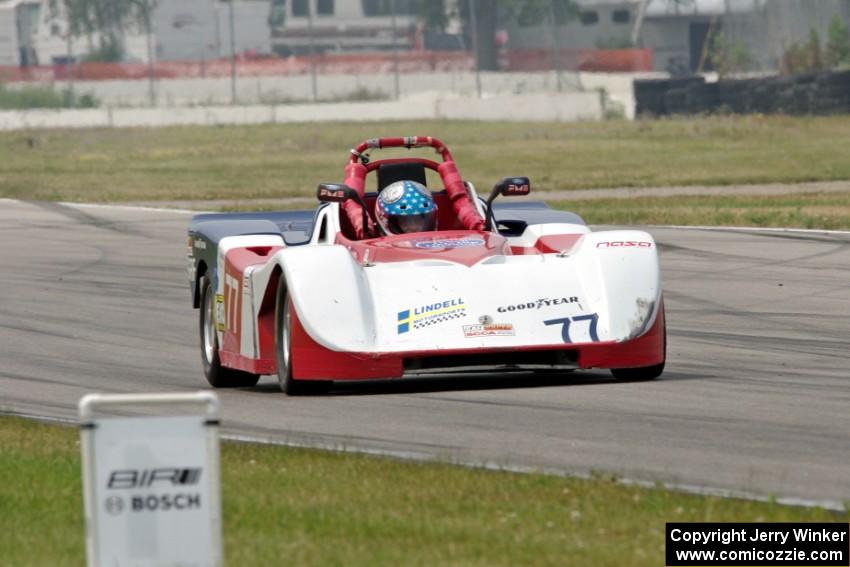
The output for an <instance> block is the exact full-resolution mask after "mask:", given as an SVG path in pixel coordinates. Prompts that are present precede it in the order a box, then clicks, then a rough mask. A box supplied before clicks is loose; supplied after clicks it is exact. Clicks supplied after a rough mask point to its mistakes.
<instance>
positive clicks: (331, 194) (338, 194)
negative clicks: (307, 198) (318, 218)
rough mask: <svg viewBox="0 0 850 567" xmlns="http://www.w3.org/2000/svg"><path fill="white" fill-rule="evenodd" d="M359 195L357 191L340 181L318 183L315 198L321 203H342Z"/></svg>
mask: <svg viewBox="0 0 850 567" xmlns="http://www.w3.org/2000/svg"><path fill="white" fill-rule="evenodd" d="M359 196H360V195H358V194H357V191H355V190H354V189H352V188H351V187H349V186H348V185H343V184H341V183H319V187H318V188H317V189H316V198H317V199H319V201H321V202H322V203H344V202H345V201H348V200H349V199H356V198H357V197H359Z"/></svg>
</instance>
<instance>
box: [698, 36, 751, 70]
mask: <svg viewBox="0 0 850 567" xmlns="http://www.w3.org/2000/svg"><path fill="white" fill-rule="evenodd" d="M707 59H708V61H709V62H710V63H711V65H712V67H714V69H715V70H716V71H717V74H718V75H720V76H721V77H724V76H726V75H729V74H731V73H740V72H741V71H746V70H748V69H749V68H750V66H751V65H752V63H753V57H752V54H750V52H749V50H748V49H747V48H746V46H744V44H743V42H741V41H740V40H739V41H736V42H732V41H731V40H730V39H729V38H727V37H726V34H725V33H723V32H719V33H716V34H714V35H713V36H712V38H711V43H710V44H709V47H708V56H707Z"/></svg>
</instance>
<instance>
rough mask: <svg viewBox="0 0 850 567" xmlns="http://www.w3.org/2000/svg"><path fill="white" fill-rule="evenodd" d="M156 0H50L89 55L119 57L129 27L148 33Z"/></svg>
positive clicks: (122, 52)
mask: <svg viewBox="0 0 850 567" xmlns="http://www.w3.org/2000/svg"><path fill="white" fill-rule="evenodd" d="M156 4H157V0H50V2H49V6H50V10H51V13H52V14H53V16H54V17H57V16H58V15H59V13H60V12H62V11H64V14H65V17H66V18H67V20H68V29H69V32H70V34H71V36H72V37H83V36H85V37H86V38H88V40H89V45H91V46H92V50H91V54H90V55H91V56H90V57H89V58H95V59H99V60H119V59H121V58H123V56H124V35H125V34H126V33H127V32H128V31H130V30H140V31H144V32H146V33H149V32H150V18H151V14H152V12H153V10H154V9H155V8H156Z"/></svg>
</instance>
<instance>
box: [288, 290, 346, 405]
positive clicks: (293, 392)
mask: <svg viewBox="0 0 850 567" xmlns="http://www.w3.org/2000/svg"><path fill="white" fill-rule="evenodd" d="M274 320H275V359H276V362H277V381H278V383H279V384H280V391H281V392H283V393H284V394H286V395H287V396H301V395H304V394H318V393H321V392H324V391H327V390H328V389H329V388H330V386H331V384H333V382H330V381H324V380H296V379H295V378H293V377H292V350H291V347H292V302H291V301H290V300H289V294H288V293H287V289H286V280H284V278H283V275H281V276H280V280H279V281H278V284H277V305H276V307H275V315H274Z"/></svg>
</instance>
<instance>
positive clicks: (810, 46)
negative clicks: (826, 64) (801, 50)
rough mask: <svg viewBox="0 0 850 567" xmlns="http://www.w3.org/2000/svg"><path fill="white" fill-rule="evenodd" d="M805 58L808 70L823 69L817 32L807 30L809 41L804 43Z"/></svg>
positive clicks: (813, 29)
mask: <svg viewBox="0 0 850 567" xmlns="http://www.w3.org/2000/svg"><path fill="white" fill-rule="evenodd" d="M806 57H807V58H808V60H807V64H808V70H809V71H820V70H822V69H823V50H822V49H821V43H820V34H819V33H818V30H816V29H815V28H812V29H810V30H809V40H808V41H807V42H806Z"/></svg>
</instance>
